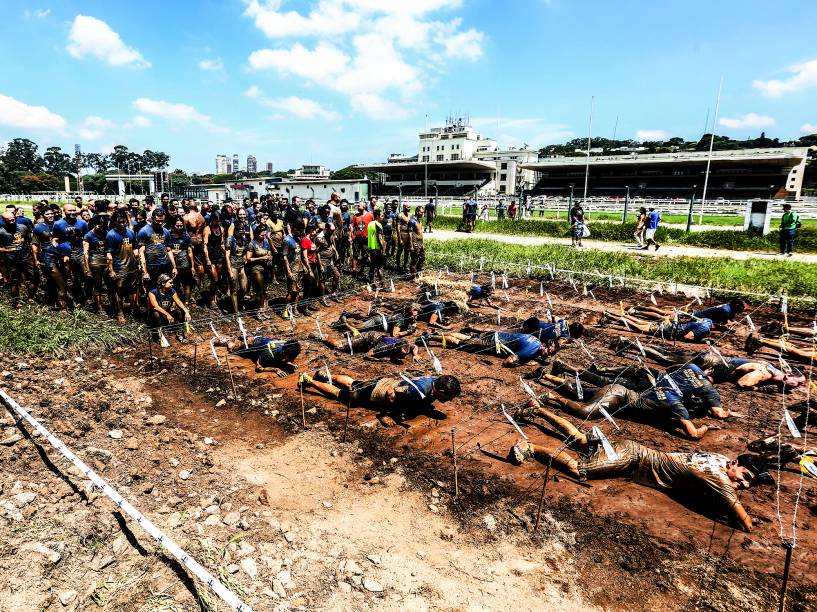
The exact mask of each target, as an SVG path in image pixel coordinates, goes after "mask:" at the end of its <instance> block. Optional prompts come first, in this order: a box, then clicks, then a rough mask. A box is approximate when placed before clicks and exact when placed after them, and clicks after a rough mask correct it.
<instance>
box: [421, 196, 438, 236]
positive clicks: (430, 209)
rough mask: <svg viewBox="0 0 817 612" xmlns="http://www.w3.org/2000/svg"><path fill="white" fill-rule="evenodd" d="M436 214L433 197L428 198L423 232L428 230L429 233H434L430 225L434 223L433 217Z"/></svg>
mask: <svg viewBox="0 0 817 612" xmlns="http://www.w3.org/2000/svg"><path fill="white" fill-rule="evenodd" d="M436 216H437V205H436V204H435V203H434V198H429V199H428V202H427V203H426V226H425V228H424V229H423V231H424V232H428V233H429V234H433V233H434V232H433V231H432V229H431V225H432V223H434V218H435V217H436Z"/></svg>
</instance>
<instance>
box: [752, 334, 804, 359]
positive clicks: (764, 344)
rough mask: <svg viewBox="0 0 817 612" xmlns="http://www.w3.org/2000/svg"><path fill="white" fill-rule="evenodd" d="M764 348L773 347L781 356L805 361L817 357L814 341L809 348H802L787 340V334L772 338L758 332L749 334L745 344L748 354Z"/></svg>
mask: <svg viewBox="0 0 817 612" xmlns="http://www.w3.org/2000/svg"><path fill="white" fill-rule="evenodd" d="M763 348H770V349H773V352H775V353H778V354H779V355H780V356H781V357H785V358H787V359H792V360H794V361H800V362H803V363H809V364H811V363H813V362H814V360H815V358H817V349H815V348H814V343H813V342H812V343H811V346H810V347H809V348H802V347H799V346H797V345H795V344H794V343H792V342H791V340H787V339H786V337H785V336H781V337H780V338H776V339H774V340H772V339H770V338H764V337H763V336H761V335H760V334H758V333H752V334H749V336H748V337H747V338H746V344H745V346H744V349H745V350H746V354H747V355H749V356H750V357H751V356H752V355H754V354H755V353H756V352H757V351H759V350H762V349H763Z"/></svg>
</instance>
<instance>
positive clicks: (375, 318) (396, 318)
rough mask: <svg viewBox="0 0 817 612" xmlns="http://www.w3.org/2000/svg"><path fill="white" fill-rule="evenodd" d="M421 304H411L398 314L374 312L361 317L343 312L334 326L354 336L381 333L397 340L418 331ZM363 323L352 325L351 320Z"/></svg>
mask: <svg viewBox="0 0 817 612" xmlns="http://www.w3.org/2000/svg"><path fill="white" fill-rule="evenodd" d="M421 308H422V307H421V306H420V304H415V303H413V304H409V305H408V306H405V307H403V308H401V309H400V310H398V311H397V312H393V313H388V312H384V311H376V312H372V313H370V314H368V315H361V314H358V313H353V312H343V313H342V314H341V315H340V318H339V319H338V321H337V322H336V323H335V324H334V325H333V326H332V327H335V328H336V329H341V330H348V331H350V332H352V335H356V334H358V333H362V332H367V331H380V332H385V333H387V334H391V335H392V336H394V337H395V338H400V337H402V336H408V335H411V334H413V333H414V332H415V331H416V329H417V316H418V315H419V314H420V309H421ZM350 319H351V320H354V321H361V323H360V324H358V325H352V323H350V322H349V320H350Z"/></svg>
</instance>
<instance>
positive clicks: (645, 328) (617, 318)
mask: <svg viewBox="0 0 817 612" xmlns="http://www.w3.org/2000/svg"><path fill="white" fill-rule="evenodd" d="M605 323H611V324H613V325H617V326H619V327H624V328H625V329H628V330H630V331H639V332H641V333H642V334H651V335H653V336H656V337H659V338H665V339H668V340H687V341H690V342H701V341H702V340H703V339H704V338H706V337H707V336H708V335H709V332H711V331H712V320H711V319H693V320H691V321H687V322H681V321H678V322H677V323H676V322H675V321H667V320H665V319H664V320H661V321H642V320H641V319H637V318H635V317H634V316H632V315H627V314H625V315H617V314H614V313H612V312H609V311H606V310H605V311H604V314H603V315H602V318H601V319H600V320H599V325H604V324H605Z"/></svg>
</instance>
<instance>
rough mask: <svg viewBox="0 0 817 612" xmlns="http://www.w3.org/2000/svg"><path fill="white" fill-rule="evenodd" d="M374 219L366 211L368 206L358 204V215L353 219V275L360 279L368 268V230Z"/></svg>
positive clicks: (361, 203)
mask: <svg viewBox="0 0 817 612" xmlns="http://www.w3.org/2000/svg"><path fill="white" fill-rule="evenodd" d="M373 218H374V217H373V216H372V213H370V212H369V211H367V210H366V205H365V204H364V203H363V202H358V203H357V215H355V217H354V218H353V219H352V234H353V238H354V241H353V242H352V251H353V256H354V259H352V274H357V275H358V276H359V277H360V278H363V268H365V267H366V263H367V261H368V256H369V245H368V241H369V235H368V233H367V231H366V230H367V229H368V228H369V223H370V222H371V221H372V219H373Z"/></svg>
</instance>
